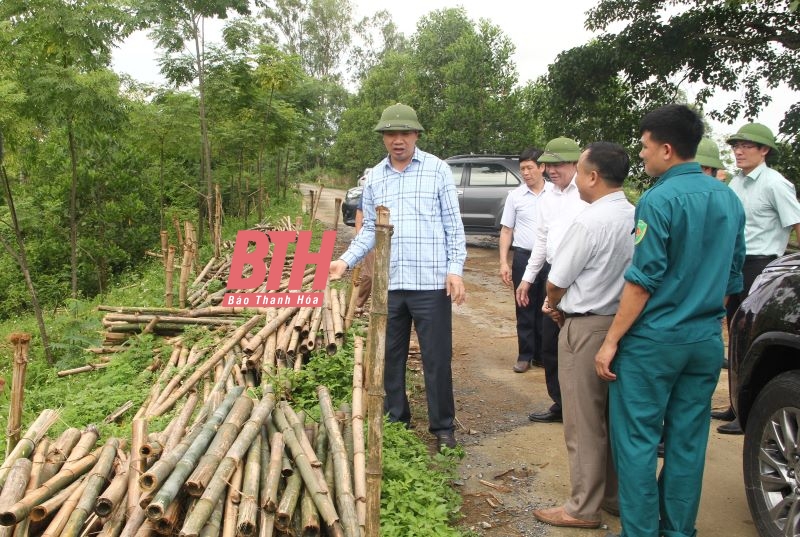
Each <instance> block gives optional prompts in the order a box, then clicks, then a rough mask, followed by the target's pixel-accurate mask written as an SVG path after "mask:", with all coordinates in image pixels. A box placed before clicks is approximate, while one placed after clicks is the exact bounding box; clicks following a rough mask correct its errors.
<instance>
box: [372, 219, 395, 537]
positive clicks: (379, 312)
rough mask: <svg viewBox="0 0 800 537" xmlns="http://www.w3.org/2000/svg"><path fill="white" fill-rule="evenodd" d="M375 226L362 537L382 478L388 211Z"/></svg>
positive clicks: (375, 531)
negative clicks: (365, 482)
mask: <svg viewBox="0 0 800 537" xmlns="http://www.w3.org/2000/svg"><path fill="white" fill-rule="evenodd" d="M376 211H377V220H376V224H375V270H374V273H373V287H372V308H371V310H370V322H369V337H368V339H367V358H366V364H367V368H366V373H367V417H368V420H369V437H368V440H367V445H368V446H369V454H368V456H367V467H366V475H367V521H366V535H368V536H370V537H371V536H373V535H379V534H380V514H381V478H382V476H383V472H382V466H383V400H384V395H385V392H384V387H383V371H384V354H385V353H386V319H387V316H388V307H387V297H388V289H389V256H390V250H391V234H392V226H391V225H390V224H389V209H387V208H386V207H383V206H380V207H377V209H376Z"/></svg>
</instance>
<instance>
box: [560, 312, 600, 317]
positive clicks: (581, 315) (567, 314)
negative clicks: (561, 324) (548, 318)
mask: <svg viewBox="0 0 800 537" xmlns="http://www.w3.org/2000/svg"><path fill="white" fill-rule="evenodd" d="M590 315H597V314H596V313H592V312H588V313H564V318H565V319H571V318H572V317H589V316H590Z"/></svg>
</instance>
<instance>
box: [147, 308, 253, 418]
mask: <svg viewBox="0 0 800 537" xmlns="http://www.w3.org/2000/svg"><path fill="white" fill-rule="evenodd" d="M261 320H262V316H261V315H255V316H253V317H252V318H250V320H248V321H247V322H246V323H244V324H243V325H242V326H240V327H239V328H238V329H237V330H236V331H235V332H234V333H233V335H231V336H230V337H229V338H228V339H227V341H226V342H225V343H224V344H223V345H222V347H221V348H219V349H218V350H217V351H216V352H215V353H214V354H213V355H212V356H211V357H210V358H209V359H208V360H206V362H205V363H204V364H203V365H201V366H200V367H198V368H197V369H196V370H195V372H194V373H192V375H191V376H190V377H189V378H188V379H186V382H184V383H183V385H182V386H181V387H180V388H179V389H178V390H176V391H175V393H174V394H173V395H171V396H170V397H169V399H167V400H166V401H164V402H163V403H162V404H160V405H159V406H158V407H157V408H156V409H154V410H153V415H154V416H160V415H162V414H163V413H164V412H166V411H167V410H169V409H170V408H172V406H173V405H174V404H175V402H176V401H177V400H178V399H179V398H181V397H183V396H184V395H186V394H187V393H188V392H189V390H191V389H192V387H193V386H194V385H195V384H197V382H198V381H199V380H200V379H201V378H203V377H204V376H205V375H206V373H208V372H209V371H211V370H212V369H214V366H215V365H216V364H217V363H219V362H220V361H221V360H222V359H223V358H224V357H225V355H226V354H227V353H228V351H230V350H231V349H232V348H233V347H234V345H236V344H237V343H238V342H239V340H240V339H241V338H242V336H244V335H245V334H247V333H248V332H249V331H250V330H251V329H252V328H253V327H254V326H255V325H256V324H258V323H259V321H261Z"/></svg>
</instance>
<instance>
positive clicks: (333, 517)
mask: <svg viewBox="0 0 800 537" xmlns="http://www.w3.org/2000/svg"><path fill="white" fill-rule="evenodd" d="M281 417H283V419H281ZM273 419H274V420H275V425H276V426H277V427H278V429H279V430H280V432H281V433H282V434H283V438H284V441H285V442H286V445H287V446H288V447H289V450H290V451H291V453H292V457H293V458H294V463H295V465H296V467H297V470H298V471H299V472H300V474H301V475H302V477H303V482H304V483H305V486H306V487H308V489H309V490H310V492H311V493H312V495H313V498H314V504H315V505H316V506H317V510H319V513H320V516H321V517H322V519H323V520H324V521H325V524H326V525H327V526H328V533H329V534H331V535H337V536H343V535H344V532H343V531H342V526H341V524H340V523H339V515H338V514H337V513H336V508H335V507H334V505H333V500H332V499H331V497H330V494H329V492H328V490H329V489H328V487H327V485H326V484H325V480H324V478H322V479H320V476H319V474H320V472H319V468H316V469H315V468H314V467H313V466H312V464H311V461H310V460H309V457H308V455H307V454H306V451H305V449H303V447H302V445H301V444H300V441H299V440H298V438H297V435H295V434H294V430H293V429H292V427H291V426H290V425H289V423H288V422H287V421H286V417H285V416H284V414H283V412H273ZM303 437H305V434H304V435H303ZM306 440H307V439H306ZM314 459H316V455H315V456H314ZM317 463H319V461H317Z"/></svg>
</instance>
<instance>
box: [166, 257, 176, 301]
mask: <svg viewBox="0 0 800 537" xmlns="http://www.w3.org/2000/svg"><path fill="white" fill-rule="evenodd" d="M164 271H165V274H166V276H165V278H164V305H165V306H166V307H168V308H171V307H172V298H173V291H172V288H173V285H172V278H173V272H174V271H175V247H174V246H170V247H169V248H168V249H167V261H166V266H165V268H164Z"/></svg>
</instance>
